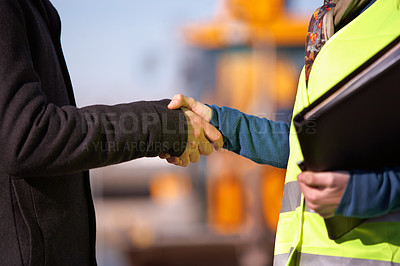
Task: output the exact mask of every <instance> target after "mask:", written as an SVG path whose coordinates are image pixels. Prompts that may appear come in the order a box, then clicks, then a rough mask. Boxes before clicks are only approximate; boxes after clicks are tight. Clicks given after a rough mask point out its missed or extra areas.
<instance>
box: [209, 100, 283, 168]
mask: <svg viewBox="0 0 400 266" xmlns="http://www.w3.org/2000/svg"><path fill="white" fill-rule="evenodd" d="M210 107H211V109H212V110H213V116H212V119H211V121H210V123H211V124H212V125H213V126H214V127H216V128H217V129H218V130H219V131H221V133H222V135H223V137H224V148H225V149H227V150H230V151H232V152H235V153H237V154H239V155H241V156H243V157H246V158H248V159H250V160H252V161H254V162H256V163H260V164H268V165H271V166H274V167H278V168H286V166H287V161H288V158H289V130H290V123H286V122H275V121H271V120H268V119H266V118H260V117H257V116H253V115H247V114H244V113H242V112H240V111H238V110H236V109H232V108H229V107H218V106H216V105H211V106H210Z"/></svg>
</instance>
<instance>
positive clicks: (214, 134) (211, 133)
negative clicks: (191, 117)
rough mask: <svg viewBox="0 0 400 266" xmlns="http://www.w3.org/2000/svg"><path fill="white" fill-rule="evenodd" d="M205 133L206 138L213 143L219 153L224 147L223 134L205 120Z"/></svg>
mask: <svg viewBox="0 0 400 266" xmlns="http://www.w3.org/2000/svg"><path fill="white" fill-rule="evenodd" d="M203 131H204V135H205V136H206V138H207V139H208V140H210V141H211V142H212V144H213V146H214V149H215V150H216V151H219V150H220V149H221V148H222V146H223V145H224V141H223V138H222V134H221V132H219V130H218V129H216V128H215V127H214V126H213V125H211V124H210V123H208V122H207V121H205V120H203Z"/></svg>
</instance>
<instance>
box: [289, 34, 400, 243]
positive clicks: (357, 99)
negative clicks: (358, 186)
mask: <svg viewBox="0 0 400 266" xmlns="http://www.w3.org/2000/svg"><path fill="white" fill-rule="evenodd" d="M349 56H351V55H349ZM293 123H294V126H295V128H296V131H297V136H298V138H299V142H300V146H301V150H302V153H303V157H304V161H303V162H301V167H302V168H303V170H310V171H316V172H321V171H335V170H352V169H363V170H379V169H382V168H384V167H393V166H400V36H399V37H397V38H396V39H395V40H394V41H393V42H391V43H390V44H389V45H387V46H386V47H385V48H383V49H382V50H381V51H379V52H378V53H377V54H376V55H374V56H373V57H372V58H370V59H369V60H368V61H366V62H365V63H364V64H362V65H361V66H360V67H358V68H357V69H356V70H355V71H353V72H352V73H351V74H349V75H348V76H347V77H345V78H344V79H343V80H342V81H340V82H339V83H338V84H336V85H335V86H333V87H332V88H331V89H329V90H328V91H327V92H326V93H325V94H323V95H322V96H321V97H319V98H318V99H317V100H316V101H315V102H313V103H312V104H310V105H309V106H308V107H306V108H305V109H303V110H302V111H301V112H300V113H299V114H297V115H296V116H295V117H294V119H293ZM363 221H364V219H358V218H349V217H342V216H335V217H332V218H329V219H325V224H326V227H327V231H328V235H329V237H330V238H331V239H338V238H340V237H341V236H343V235H344V234H345V233H347V232H349V231H350V230H352V229H353V228H354V227H356V226H358V225H359V224H361V223H362V222H363Z"/></svg>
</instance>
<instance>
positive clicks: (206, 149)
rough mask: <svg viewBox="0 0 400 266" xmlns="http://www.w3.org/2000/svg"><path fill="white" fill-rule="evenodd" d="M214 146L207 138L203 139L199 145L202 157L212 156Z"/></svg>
mask: <svg viewBox="0 0 400 266" xmlns="http://www.w3.org/2000/svg"><path fill="white" fill-rule="evenodd" d="M212 147H213V146H212V145H211V143H210V142H209V141H208V139H207V138H206V137H203V138H202V140H201V141H200V143H199V152H200V155H210V154H211V153H212V150H213V149H212Z"/></svg>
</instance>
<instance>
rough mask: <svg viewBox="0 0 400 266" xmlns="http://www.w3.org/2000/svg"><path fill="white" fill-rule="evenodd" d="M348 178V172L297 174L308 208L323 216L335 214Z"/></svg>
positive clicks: (327, 216)
mask: <svg viewBox="0 0 400 266" xmlns="http://www.w3.org/2000/svg"><path fill="white" fill-rule="evenodd" d="M349 178H350V174H349V173H348V172H320V173H315V172H303V173H301V174H299V175H298V176H297V180H298V181H299V187H300V190H301V192H302V193H303V194H304V198H305V199H306V204H307V206H308V208H310V209H311V210H314V211H315V212H317V213H318V214H319V215H321V216H322V217H324V218H329V217H332V216H334V215H335V212H336V208H337V207H338V205H339V203H340V201H341V199H342V196H343V194H344V192H345V190H346V187H347V183H348V181H349Z"/></svg>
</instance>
